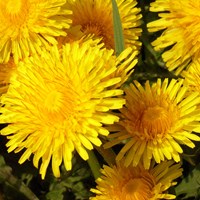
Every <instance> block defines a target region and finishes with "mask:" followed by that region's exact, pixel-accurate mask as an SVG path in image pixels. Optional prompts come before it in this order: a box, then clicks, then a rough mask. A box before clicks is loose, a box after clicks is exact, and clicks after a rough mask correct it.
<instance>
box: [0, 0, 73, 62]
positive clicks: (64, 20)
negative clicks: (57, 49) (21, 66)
mask: <svg viewBox="0 0 200 200" xmlns="http://www.w3.org/2000/svg"><path fill="white" fill-rule="evenodd" d="M65 2H66V1H65V0H51V1H49V0H6V1H0V63H6V62H8V61H9V59H10V55H11V54H12V55H13V58H14V61H15V63H17V62H18V61H19V60H23V59H24V58H25V57H28V56H29V55H33V54H35V53H41V48H42V47H45V48H49V47H50V44H56V43H57V42H56V39H55V38H54V37H55V36H60V35H63V36H65V35H66V32H65V31H64V30H63V29H64V28H69V24H70V23H71V20H70V19H69V15H70V14H71V11H69V10H67V9H65V8H64V7H63V5H64V4H65Z"/></svg>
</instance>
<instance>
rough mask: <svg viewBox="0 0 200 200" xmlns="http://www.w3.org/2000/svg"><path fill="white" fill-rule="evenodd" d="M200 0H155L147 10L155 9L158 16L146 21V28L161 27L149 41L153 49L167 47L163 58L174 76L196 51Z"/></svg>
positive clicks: (199, 40) (199, 44)
mask: <svg viewBox="0 0 200 200" xmlns="http://www.w3.org/2000/svg"><path fill="white" fill-rule="evenodd" d="M199 9H200V2H199V1H195V0H184V1H173V0H156V1H155V2H153V3H151V4H150V11H152V12H158V13H159V14H158V15H159V17H160V19H158V20H155V21H153V22H150V23H149V24H148V27H149V31H150V32H155V31H160V30H164V31H163V33H162V35H161V36H160V37H158V38H157V39H156V40H155V41H154V42H153V43H152V44H153V46H155V49H156V50H160V49H164V48H166V47H167V48H169V47H170V48H169V50H166V51H165V52H164V53H163V54H162V57H163V60H164V61H165V62H166V65H167V67H168V69H169V70H170V71H172V70H175V73H176V74H177V75H178V74H180V73H181V71H182V70H183V69H184V68H186V67H187V65H188V63H189V62H190V61H191V60H192V59H194V58H195V59H196V58H197V57H199V53H200V26H199V24H200V18H199Z"/></svg>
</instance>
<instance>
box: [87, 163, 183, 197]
mask: <svg viewBox="0 0 200 200" xmlns="http://www.w3.org/2000/svg"><path fill="white" fill-rule="evenodd" d="M181 174H182V169H181V168H180V164H175V165H173V162H171V161H168V162H162V163H161V164H159V165H157V166H155V167H152V168H151V169H149V170H145V169H144V167H143V166H142V165H139V166H137V167H133V166H129V167H125V166H124V164H123V162H120V163H118V164H117V165H116V166H113V167H109V166H104V168H103V169H102V176H101V177H100V178H98V179H97V180H96V183H97V187H96V189H92V190H91V191H92V192H94V193H95V194H96V196H95V197H92V198H90V199H91V200H108V199H109V200H138V199H142V200H157V199H175V198H176V196H175V195H173V194H169V193H168V192H167V190H168V189H169V188H170V187H171V186H174V185H176V182H174V179H176V178H178V177H179V176H181Z"/></svg>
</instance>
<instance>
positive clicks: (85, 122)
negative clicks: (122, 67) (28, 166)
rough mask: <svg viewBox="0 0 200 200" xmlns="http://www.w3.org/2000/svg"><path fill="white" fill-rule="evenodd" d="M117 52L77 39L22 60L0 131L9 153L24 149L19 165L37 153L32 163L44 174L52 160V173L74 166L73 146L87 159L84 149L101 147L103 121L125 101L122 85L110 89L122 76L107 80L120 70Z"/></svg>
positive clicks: (113, 119)
mask: <svg viewBox="0 0 200 200" xmlns="http://www.w3.org/2000/svg"><path fill="white" fill-rule="evenodd" d="M112 55H113V50H107V49H101V47H99V46H94V47H91V45H90V42H85V43H83V44H82V45H81V46H80V45H79V43H78V42H73V43H71V44H66V45H65V46H63V49H62V54H61V55H60V54H59V50H58V48H57V47H54V48H53V49H52V50H51V51H50V52H42V55H41V57H39V56H37V55H35V56H34V57H30V58H27V59H25V60H24V61H23V62H20V63H19V65H18V67H17V72H16V73H14V75H13V76H12V77H11V81H10V86H9V89H8V91H7V93H6V94H4V95H2V97H1V102H0V103H1V105H2V107H1V108H0V113H1V115H0V123H1V124H2V123H8V126H7V127H5V128H4V129H2V130H1V135H5V136H7V138H8V140H9V141H8V143H7V147H9V148H8V152H11V151H13V150H14V151H15V152H16V153H17V152H19V151H21V150H23V151H24V153H23V155H22V156H21V158H20V160H19V163H23V162H24V161H25V160H27V159H29V157H30V156H31V155H32V154H33V164H34V166H35V167H37V168H38V165H39V161H40V160H41V165H40V174H41V175H42V178H44V177H45V174H46V170H47V167H48V165H49V163H50V161H51V163H52V170H53V174H54V175H55V176H56V177H59V176H60V170H59V166H60V165H61V163H62V161H64V165H65V168H66V169H67V170H70V169H71V167H72V163H71V160H72V156H73V152H74V150H76V151H77V152H78V153H79V155H80V156H81V157H82V158H83V159H84V160H87V159H88V153H87V151H86V150H92V149H93V145H96V146H100V145H101V140H100V139H99V138H98V136H99V135H103V136H107V135H108V134H109V131H108V130H107V129H106V128H105V127H104V126H103V125H104V124H113V123H114V122H117V121H118V120H119V118H118V117H117V116H115V115H114V114H112V113H110V110H112V109H119V108H121V107H122V106H123V104H124V103H125V100H124V99H123V98H121V97H119V96H121V95H122V94H123V91H122V90H121V89H112V87H113V86H114V85H115V84H118V83H119V82H120V81H121V78H120V77H113V78H109V76H110V74H112V73H114V72H115V71H116V70H117V67H116V64H115V62H114V59H112Z"/></svg>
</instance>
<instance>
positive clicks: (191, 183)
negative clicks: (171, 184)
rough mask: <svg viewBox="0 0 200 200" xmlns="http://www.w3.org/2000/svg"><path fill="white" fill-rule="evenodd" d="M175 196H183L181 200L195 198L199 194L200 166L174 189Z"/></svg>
mask: <svg viewBox="0 0 200 200" xmlns="http://www.w3.org/2000/svg"><path fill="white" fill-rule="evenodd" d="M175 191H176V195H177V196H179V195H185V196H184V197H182V199H187V198H189V197H197V196H198V195H199V194H200V164H199V165H197V166H196V167H195V168H194V169H193V170H192V171H191V172H190V173H189V175H188V176H187V177H185V178H184V179H182V181H181V183H180V184H179V185H178V186H177V187H176V188H175Z"/></svg>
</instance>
